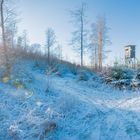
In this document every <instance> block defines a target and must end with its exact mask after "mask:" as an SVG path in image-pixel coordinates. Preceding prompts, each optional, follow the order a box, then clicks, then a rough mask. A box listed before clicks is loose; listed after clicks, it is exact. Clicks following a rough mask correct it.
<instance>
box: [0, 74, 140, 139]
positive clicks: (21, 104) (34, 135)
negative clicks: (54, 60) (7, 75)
mask: <svg viewBox="0 0 140 140" xmlns="http://www.w3.org/2000/svg"><path fill="white" fill-rule="evenodd" d="M32 74H33V76H34V78H35V79H34V81H33V83H29V87H28V89H25V90H17V89H15V88H12V87H11V86H8V85H4V84H1V88H0V93H1V96H0V99H1V103H0V114H1V116H0V123H1V124H0V140H13V138H11V136H9V130H11V129H13V131H14V134H15V132H16V133H17V136H18V137H17V136H15V138H16V139H17V138H19V137H20V140H40V139H39V136H38V135H39V134H40V131H41V130H40V125H41V124H42V123H44V122H45V121H46V120H53V121H55V122H56V123H57V125H58V127H57V129H56V130H55V131H54V132H52V133H50V135H47V136H46V138H44V140H118V139H120V140H140V95H139V94H138V93H129V92H121V91H116V90H113V89H110V88H109V87H107V86H105V85H102V84H101V83H97V82H96V81H93V82H91V81H89V82H81V81H78V80H77V79H76V78H71V77H64V78H61V77H57V76H51V77H50V79H49V80H48V79H47V76H45V75H43V74H40V73H38V72H33V73H32ZM48 84H49V88H50V92H49V93H46V92H45V91H46V88H47V87H48ZM31 91H32V92H33V94H28V93H31ZM12 135H13V134H12Z"/></svg>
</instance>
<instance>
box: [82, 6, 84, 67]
mask: <svg viewBox="0 0 140 140" xmlns="http://www.w3.org/2000/svg"><path fill="white" fill-rule="evenodd" d="M83 29H84V24H83V7H82V11H81V66H83Z"/></svg>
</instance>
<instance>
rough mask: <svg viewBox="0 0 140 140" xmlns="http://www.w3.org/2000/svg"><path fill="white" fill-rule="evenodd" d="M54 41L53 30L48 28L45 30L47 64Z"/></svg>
mask: <svg viewBox="0 0 140 140" xmlns="http://www.w3.org/2000/svg"><path fill="white" fill-rule="evenodd" d="M55 43H56V36H55V32H54V30H53V29H52V28H48V29H47V31H46V48H47V56H48V64H50V54H51V50H50V49H51V48H52V47H53V46H54V44H55Z"/></svg>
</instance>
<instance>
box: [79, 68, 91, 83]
mask: <svg viewBox="0 0 140 140" xmlns="http://www.w3.org/2000/svg"><path fill="white" fill-rule="evenodd" d="M78 76H79V77H78V79H79V80H80V81H88V80H89V75H88V73H87V71H86V70H80V71H79V75H78Z"/></svg>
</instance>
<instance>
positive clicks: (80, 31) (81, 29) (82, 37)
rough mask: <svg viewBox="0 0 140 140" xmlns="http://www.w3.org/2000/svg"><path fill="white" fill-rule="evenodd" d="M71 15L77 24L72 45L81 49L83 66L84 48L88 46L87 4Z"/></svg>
mask: <svg viewBox="0 0 140 140" xmlns="http://www.w3.org/2000/svg"><path fill="white" fill-rule="evenodd" d="M71 15H72V18H73V23H74V25H75V31H74V32H73V33H72V34H73V38H72V45H74V46H75V47H78V50H80V61H81V66H83V56H84V49H85V47H86V43H85V41H86V27H85V25H86V22H87V21H86V5H85V4H84V3H82V5H81V7H80V8H79V9H77V10H75V11H72V12H71Z"/></svg>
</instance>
